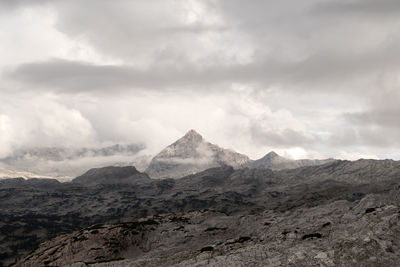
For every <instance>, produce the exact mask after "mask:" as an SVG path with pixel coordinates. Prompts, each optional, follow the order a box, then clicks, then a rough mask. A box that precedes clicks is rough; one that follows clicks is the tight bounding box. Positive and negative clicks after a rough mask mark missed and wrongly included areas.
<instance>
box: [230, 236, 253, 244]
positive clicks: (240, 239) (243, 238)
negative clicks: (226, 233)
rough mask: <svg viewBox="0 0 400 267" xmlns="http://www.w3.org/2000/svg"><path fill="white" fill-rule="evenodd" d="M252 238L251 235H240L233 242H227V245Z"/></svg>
mask: <svg viewBox="0 0 400 267" xmlns="http://www.w3.org/2000/svg"><path fill="white" fill-rule="evenodd" d="M250 240H252V239H251V237H250V236H241V237H239V238H238V239H236V240H235V241H233V242H227V243H225V245H232V244H236V243H240V244H242V243H244V242H247V241H250Z"/></svg>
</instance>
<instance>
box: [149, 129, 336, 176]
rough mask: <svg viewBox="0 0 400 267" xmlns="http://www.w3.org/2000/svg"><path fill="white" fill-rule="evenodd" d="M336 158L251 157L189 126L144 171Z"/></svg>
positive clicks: (292, 164)
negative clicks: (213, 142)
mask: <svg viewBox="0 0 400 267" xmlns="http://www.w3.org/2000/svg"><path fill="white" fill-rule="evenodd" d="M333 161H334V159H326V160H312V159H302V160H292V159H287V158H284V157H282V156H279V155H278V154H276V153H275V152H273V151H272V152H269V153H268V154H266V155H265V156H264V157H262V158H260V159H258V160H251V159H250V158H249V157H248V156H246V155H243V154H240V153H237V152H235V151H233V150H230V149H224V148H221V147H219V146H217V145H214V144H212V143H210V142H208V141H206V140H205V139H204V138H203V137H202V136H201V135H200V134H199V133H197V132H196V131H195V130H190V131H189V132H187V133H186V134H185V135H184V136H183V137H182V138H180V139H179V140H177V141H176V142H174V143H173V144H171V145H169V146H167V147H166V148H165V149H163V150H162V151H161V152H160V153H159V154H158V155H156V156H155V157H154V158H153V159H152V160H151V162H150V165H149V167H148V168H147V169H146V170H145V172H146V173H148V174H149V175H150V177H152V178H156V179H159V178H181V177H183V176H186V175H189V174H194V173H197V172H200V171H204V170H206V169H208V168H213V167H221V166H232V167H234V168H235V169H240V168H257V169H259V168H263V169H272V170H282V169H294V168H299V167H304V166H314V165H322V164H325V163H329V162H333Z"/></svg>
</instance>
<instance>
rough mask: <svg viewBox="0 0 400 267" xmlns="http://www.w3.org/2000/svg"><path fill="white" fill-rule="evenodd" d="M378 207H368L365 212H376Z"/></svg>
mask: <svg viewBox="0 0 400 267" xmlns="http://www.w3.org/2000/svg"><path fill="white" fill-rule="evenodd" d="M375 210H376V209H375V208H368V209H366V210H365V213H371V212H374V211H375Z"/></svg>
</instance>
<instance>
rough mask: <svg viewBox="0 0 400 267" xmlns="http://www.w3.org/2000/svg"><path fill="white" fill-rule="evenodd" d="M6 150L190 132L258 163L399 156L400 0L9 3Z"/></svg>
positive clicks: (2, 135)
mask: <svg viewBox="0 0 400 267" xmlns="http://www.w3.org/2000/svg"><path fill="white" fill-rule="evenodd" d="M0 59H1V60H0V156H6V155H8V154H10V153H12V151H13V150H14V149H17V148H21V147H26V146H77V147H80V146H100V145H106V144H112V143H143V144H145V145H146V146H147V147H148V151H149V153H156V152H158V151H159V150H160V149H162V148H163V147H164V146H166V145H168V144H169V143H171V142H173V141H175V140H176V139H177V138H179V137H180V136H182V135H183V134H184V133H185V132H187V131H188V130H189V129H192V128H193V129H196V130H197V131H198V132H199V133H201V134H202V135H203V136H204V137H205V138H206V139H207V140H209V141H211V142H213V143H217V144H219V145H220V146H223V147H227V148H232V149H235V150H237V151H239V152H242V153H245V154H247V155H249V156H250V157H251V158H253V159H255V158H258V157H261V156H263V155H264V154H266V153H267V152H269V151H270V150H275V151H276V152H278V153H280V154H282V155H286V156H291V157H294V158H305V157H309V158H325V157H335V158H346V159H357V158H360V157H364V158H394V159H400V152H399V151H400V104H399V103H400V88H399V85H400V1H398V0H302V1H289V0H279V1H277V0H276V1H272V0H251V1H243V0H229V1H228V0H197V1H196V0H119V1H110V0H84V1H83V0H68V1H61V0H1V1H0Z"/></svg>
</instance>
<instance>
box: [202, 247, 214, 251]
mask: <svg viewBox="0 0 400 267" xmlns="http://www.w3.org/2000/svg"><path fill="white" fill-rule="evenodd" d="M213 250H214V248H213V247H211V246H208V247H204V248H202V249H200V252H206V251H213Z"/></svg>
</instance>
